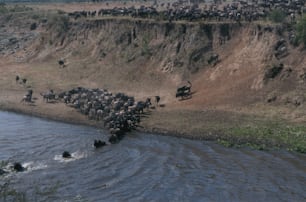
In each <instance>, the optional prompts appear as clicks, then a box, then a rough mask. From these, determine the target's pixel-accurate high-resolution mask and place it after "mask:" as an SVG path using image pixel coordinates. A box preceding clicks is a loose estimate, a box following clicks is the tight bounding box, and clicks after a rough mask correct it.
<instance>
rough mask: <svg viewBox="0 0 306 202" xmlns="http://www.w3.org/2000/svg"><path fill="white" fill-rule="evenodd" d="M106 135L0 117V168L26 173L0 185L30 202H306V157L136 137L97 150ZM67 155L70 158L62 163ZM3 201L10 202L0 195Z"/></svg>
mask: <svg viewBox="0 0 306 202" xmlns="http://www.w3.org/2000/svg"><path fill="white" fill-rule="evenodd" d="M106 138H107V134H106V133H105V132H104V131H101V130H98V129H95V128H91V127H85V126H77V125H71V124H65V123H60V122H54V121H49V120H45V119H39V118H35V117H30V116H25V115H18V114H14V113H9V112H0V161H1V162H2V163H1V166H2V168H3V169H7V168H8V167H9V165H7V164H6V162H8V163H13V162H21V163H22V165H23V166H25V167H26V171H24V172H19V173H16V172H10V173H7V174H4V175H1V176H0V185H3V184H4V183H5V182H9V186H10V187H11V189H14V190H16V191H17V192H19V193H24V194H25V198H26V199H27V201H305V199H306V165H305V162H306V156H305V155H303V154H295V153H289V152H286V151H270V152H264V151H254V150H251V149H230V148H224V147H222V146H219V145H215V144H213V143H210V142H202V141H193V140H187V139H179V138H174V137H165V136H158V135H153V134H142V133H137V132H133V133H131V134H129V135H127V136H126V138H124V140H123V141H121V142H120V143H119V144H114V145H109V146H105V147H103V148H100V149H95V148H94V147H93V146H92V144H93V140H94V139H102V140H106ZM64 150H67V151H70V152H71V154H72V156H73V158H72V159H69V160H65V159H63V158H62V157H61V153H62V152H63V151H64ZM0 191H1V192H0V193H1V195H0V201H4V200H7V201H9V197H7V198H5V196H4V194H5V193H4V192H3V190H0Z"/></svg>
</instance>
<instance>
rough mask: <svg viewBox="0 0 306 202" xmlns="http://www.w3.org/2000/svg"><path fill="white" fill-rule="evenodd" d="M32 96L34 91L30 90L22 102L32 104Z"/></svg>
mask: <svg viewBox="0 0 306 202" xmlns="http://www.w3.org/2000/svg"><path fill="white" fill-rule="evenodd" d="M32 94H33V90H28V92H27V94H25V95H24V96H23V98H22V100H21V102H32Z"/></svg>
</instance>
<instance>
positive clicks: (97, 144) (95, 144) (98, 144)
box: [94, 140, 106, 148]
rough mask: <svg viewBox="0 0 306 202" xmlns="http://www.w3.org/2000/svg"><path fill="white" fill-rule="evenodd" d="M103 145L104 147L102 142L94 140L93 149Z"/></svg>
mask: <svg viewBox="0 0 306 202" xmlns="http://www.w3.org/2000/svg"><path fill="white" fill-rule="evenodd" d="M105 145H106V143H105V142H104V141H101V140H95V141H94V147H95V148H100V147H103V146H105Z"/></svg>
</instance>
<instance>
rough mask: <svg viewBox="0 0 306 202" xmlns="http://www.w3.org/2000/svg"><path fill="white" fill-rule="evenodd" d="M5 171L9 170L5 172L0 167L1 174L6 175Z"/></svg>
mask: <svg viewBox="0 0 306 202" xmlns="http://www.w3.org/2000/svg"><path fill="white" fill-rule="evenodd" d="M5 173H7V172H5V171H4V170H2V169H1V168H0V176H1V175H4V174H5Z"/></svg>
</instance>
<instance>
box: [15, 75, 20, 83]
mask: <svg viewBox="0 0 306 202" xmlns="http://www.w3.org/2000/svg"><path fill="white" fill-rule="evenodd" d="M19 79H20V77H19V76H18V75H16V78H15V80H16V83H18V81H19Z"/></svg>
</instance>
